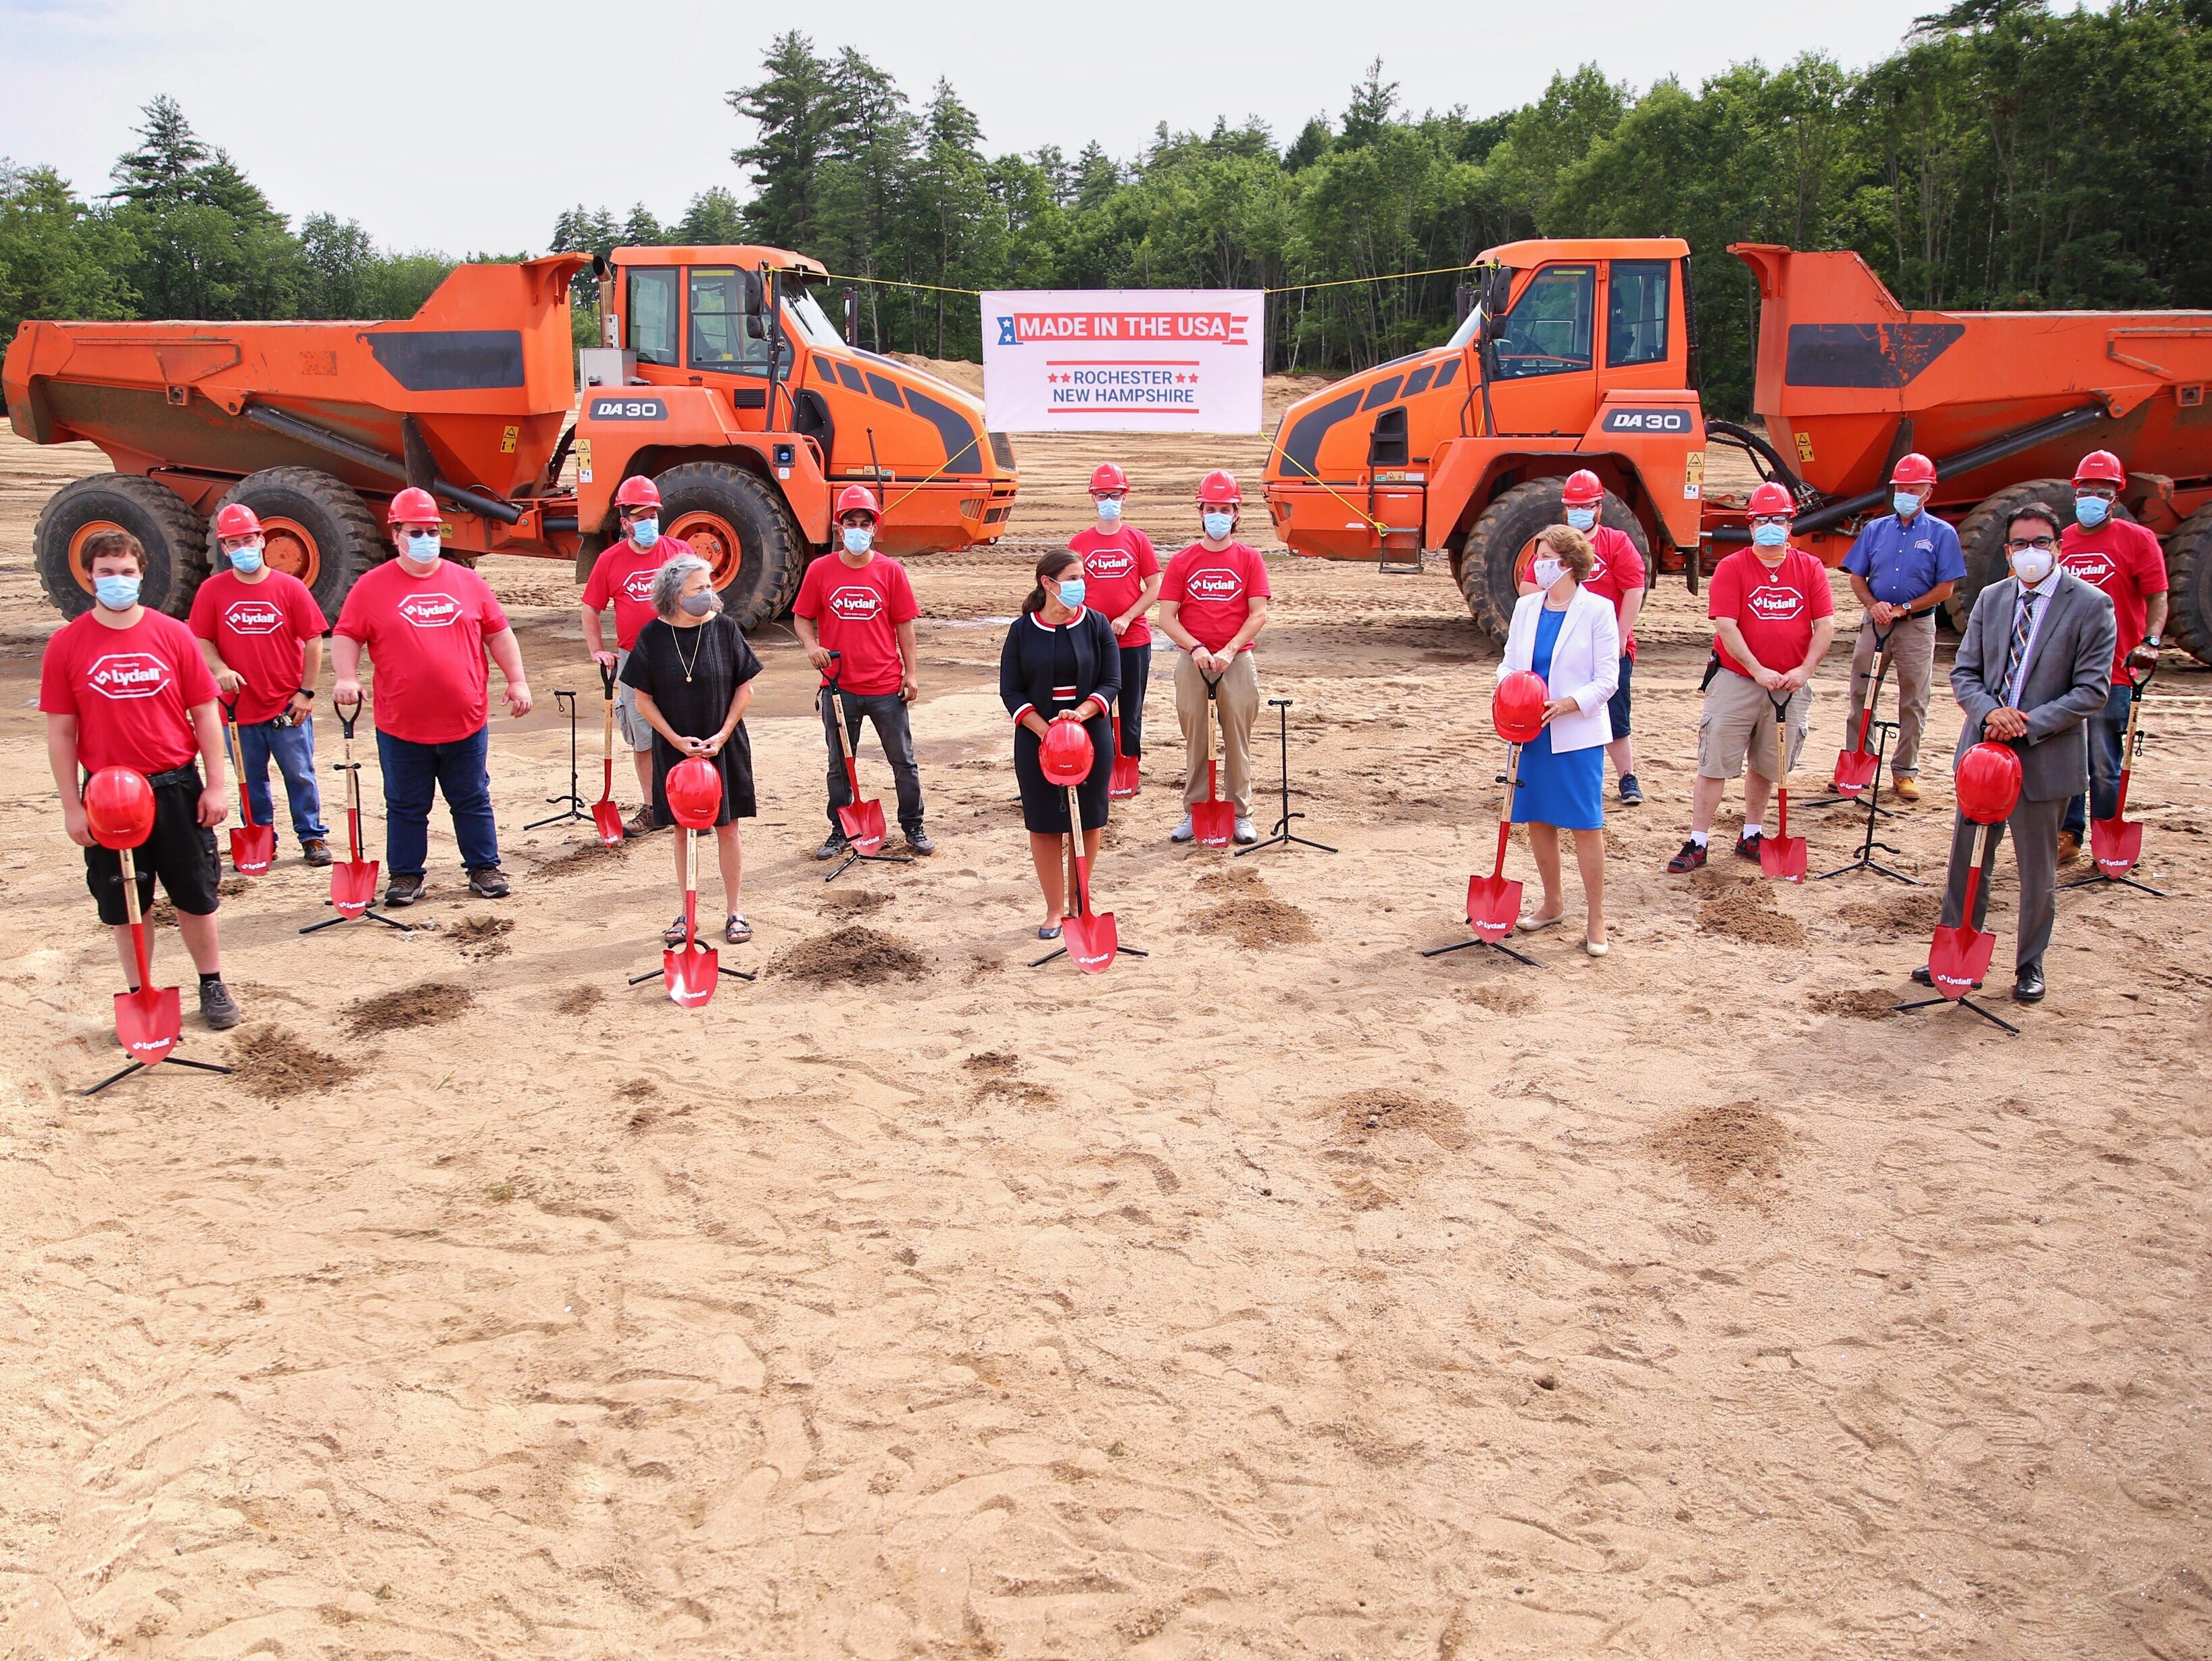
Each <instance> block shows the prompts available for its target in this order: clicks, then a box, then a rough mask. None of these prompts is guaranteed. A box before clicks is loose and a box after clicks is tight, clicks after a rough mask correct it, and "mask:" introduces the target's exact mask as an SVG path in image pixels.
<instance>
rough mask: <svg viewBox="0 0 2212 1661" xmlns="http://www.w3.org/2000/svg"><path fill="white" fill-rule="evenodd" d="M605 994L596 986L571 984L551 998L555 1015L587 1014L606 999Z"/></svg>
mask: <svg viewBox="0 0 2212 1661" xmlns="http://www.w3.org/2000/svg"><path fill="white" fill-rule="evenodd" d="M606 997H607V995H606V994H605V993H604V992H602V991H600V990H599V988H598V987H596V986H572V987H570V988H569V989H568V990H567V991H566V992H563V993H562V995H560V996H559V997H557V998H556V999H554V1000H553V1013H555V1014H556V1015H568V1016H572V1017H573V1016H576V1015H588V1014H590V1013H592V1010H594V1009H596V1008H598V1007H599V1005H601V1004H603V1003H605V1001H606Z"/></svg>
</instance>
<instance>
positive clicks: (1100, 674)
mask: <svg viewBox="0 0 2212 1661" xmlns="http://www.w3.org/2000/svg"><path fill="white" fill-rule="evenodd" d="M999 696H1000V698H1002V699H1003V700H1005V703H1006V713H1007V714H1008V715H1012V717H1013V718H1014V776H1015V777H1016V778H1017V779H1018V780H1019V781H1020V782H1021V787H1022V823H1023V824H1024V825H1026V826H1028V827H1029V833H1030V862H1031V863H1033V864H1034V865H1035V866H1036V874H1037V886H1038V887H1039V888H1041V889H1042V890H1043V891H1044V922H1042V924H1040V925H1039V926H1038V928H1037V938H1038V939H1039V940H1056V939H1058V938H1059V935H1060V918H1062V917H1063V916H1066V915H1067V908H1068V906H1069V905H1071V904H1073V903H1074V897H1073V896H1072V895H1070V894H1069V893H1068V892H1067V891H1066V873H1065V871H1064V870H1063V868H1062V861H1061V859H1060V848H1061V844H1060V838H1061V837H1064V836H1066V834H1067V831H1068V823H1067V787H1066V785H1064V784H1054V783H1053V782H1051V781H1050V780H1049V779H1048V778H1046V777H1045V776H1044V769H1043V767H1042V765H1041V764H1039V763H1038V760H1037V746H1038V745H1039V744H1041V743H1042V741H1043V739H1044V735H1045V733H1046V731H1047V730H1048V726H1049V724H1050V723H1051V722H1053V721H1080V722H1082V723H1083V730H1084V731H1085V732H1086V733H1090V735H1091V776H1090V777H1089V778H1087V779H1085V781H1084V782H1082V783H1081V784H1079V785H1078V786H1076V794H1077V797H1078V799H1079V806H1080V807H1081V809H1082V812H1083V839H1084V857H1085V860H1087V861H1095V860H1096V859H1097V857H1098V833H1099V832H1100V831H1103V830H1104V829H1105V828H1106V785H1107V782H1108V781H1109V779H1110V778H1112V777H1113V775H1114V733H1113V727H1112V724H1111V723H1110V722H1109V721H1108V720H1107V711H1108V710H1109V709H1111V708H1112V707H1113V704H1114V700H1115V698H1117V697H1120V696H1121V645H1120V642H1117V641H1116V640H1115V638H1114V625H1113V624H1111V623H1109V622H1108V621H1107V620H1106V618H1105V615H1104V614H1103V612H1099V611H1092V610H1091V609H1090V608H1089V607H1087V606H1085V605H1084V603H1083V562H1082V560H1080V559H1079V558H1078V557H1076V556H1075V555H1074V554H1073V553H1071V552H1070V551H1068V550H1066V549H1065V548H1055V549H1054V550H1053V551H1052V552H1050V553H1048V554H1047V555H1046V556H1045V557H1043V558H1042V559H1040V560H1039V561H1037V563H1036V586H1035V587H1032V588H1031V589H1030V595H1029V598H1028V599H1025V600H1024V601H1023V602H1022V614H1021V616H1019V617H1018V618H1015V619H1014V624H1013V627H1012V628H1011V629H1009V630H1006V647H1005V648H1004V649H1003V650H1001V651H1000V654H999Z"/></svg>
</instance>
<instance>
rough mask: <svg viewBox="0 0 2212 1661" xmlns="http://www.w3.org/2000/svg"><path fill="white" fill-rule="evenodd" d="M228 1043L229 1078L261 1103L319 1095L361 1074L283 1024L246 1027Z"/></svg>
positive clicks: (351, 1063)
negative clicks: (302, 1040) (229, 1050)
mask: <svg viewBox="0 0 2212 1661" xmlns="http://www.w3.org/2000/svg"><path fill="white" fill-rule="evenodd" d="M230 1044H231V1079H232V1081H233V1082H234V1083H235V1084H236V1085H237V1086H238V1087H239V1088H240V1089H241V1090H243V1091H244V1092H246V1094H247V1095H249V1096H258V1097H259V1098H261V1099H262V1100H263V1101H264V1102H278V1101H283V1099H284V1098H286V1097H288V1096H313V1095H319V1094H320V1093H321V1092H324V1091H326V1090H335V1089H337V1087H338V1086H340V1085H342V1084H344V1083H345V1082H347V1081H348V1080H350V1079H354V1078H357V1077H359V1076H360V1074H361V1068H358V1067H356V1065H355V1064H354V1063H353V1062H349V1061H347V1060H345V1059H344V1058H343V1056H328V1055H325V1054H324V1053H323V1052H322V1051H321V1050H316V1049H313V1048H311V1047H310V1046H309V1045H307V1044H305V1043H301V1041H300V1039H299V1037H297V1036H296V1035H295V1034H294V1033H293V1032H292V1031H290V1030H289V1029H288V1028H285V1027H282V1026H249V1027H247V1028H246V1030H245V1031H242V1032H240V1033H239V1035H238V1036H237V1037H234V1038H233V1039H232V1040H231V1041H230Z"/></svg>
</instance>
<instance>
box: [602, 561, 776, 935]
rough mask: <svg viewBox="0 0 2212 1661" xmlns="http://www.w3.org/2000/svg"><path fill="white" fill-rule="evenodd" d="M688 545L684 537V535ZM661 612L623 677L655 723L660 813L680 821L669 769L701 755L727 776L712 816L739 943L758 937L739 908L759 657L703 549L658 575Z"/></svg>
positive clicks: (656, 599) (656, 603) (681, 845)
mask: <svg viewBox="0 0 2212 1661" xmlns="http://www.w3.org/2000/svg"><path fill="white" fill-rule="evenodd" d="M678 546H681V544H679V545H678ZM653 610H654V611H656V612H657V613H659V617H658V618H657V620H656V621H654V622H652V623H648V624H646V625H645V627H644V628H642V629H641V630H638V631H637V641H636V643H635V645H633V646H632V647H631V648H630V653H629V661H628V662H627V663H625V664H623V673H622V678H623V684H624V685H625V686H628V687H630V688H632V689H633V690H635V692H636V693H637V712H638V714H639V715H642V716H643V717H644V718H645V720H646V721H647V724H648V725H649V726H650V727H652V728H653V820H654V822H655V823H656V824H675V823H676V816H675V815H674V814H673V813H671V812H669V811H668V770H669V769H670V768H671V767H673V766H675V765H676V764H677V763H678V762H680V761H689V760H690V759H691V758H692V757H695V756H696V757H702V758H703V759H705V760H707V761H709V762H712V763H713V764H714V769H715V770H716V771H717V772H719V773H720V774H721V776H722V805H721V808H720V811H719V812H717V813H716V815H715V818H714V843H715V848H716V851H717V853H718V854H719V855H720V861H719V862H720V865H721V867H722V897H723V901H724V903H725V908H726V910H727V911H728V913H729V916H728V919H727V921H726V922H724V923H723V925H722V938H723V939H724V940H727V941H728V942H729V943H730V944H731V945H732V946H741V945H743V944H744V942H745V941H747V940H750V939H752V937H753V931H752V925H751V924H750V923H748V922H746V921H745V919H744V913H743V912H742V911H740V910H738V880H739V879H740V877H741V876H742V874H743V872H744V849H742V848H741V847H740V846H739V844H738V820H739V819H749V818H752V817H753V816H754V813H755V812H756V809H755V807H754V806H753V751H752V743H751V740H750V739H748V738H747V737H746V735H745V727H744V716H745V706H746V705H747V704H749V703H751V702H752V701H753V677H754V676H755V675H757V674H758V673H760V672H761V661H760V660H759V659H758V658H757V657H755V656H754V655H753V648H751V647H750V646H749V645H747V644H746V642H745V636H744V631H743V630H740V629H739V628H738V625H737V624H735V623H734V622H732V620H731V619H730V618H726V617H724V616H723V615H722V602H721V599H720V597H719V596H718V595H717V594H716V593H714V573H713V570H712V569H710V568H709V567H708V563H707V562H706V561H705V560H703V559H701V558H700V557H698V556H697V555H696V554H692V553H681V554H678V555H677V556H676V557H675V558H673V559H671V560H670V561H669V562H668V563H667V564H665V565H664V566H662V567H661V568H660V569H659V571H658V572H656V573H655V574H654V575H653ZM690 840H691V839H690V837H677V838H676V875H677V879H678V880H679V881H681V880H682V879H683V878H684V849H685V847H686V846H687V845H688V844H689V843H690ZM663 938H664V939H665V940H667V941H668V943H669V944H670V945H671V946H679V945H681V944H682V943H683V940H684V919H683V918H682V917H680V916H679V917H678V918H677V920H676V922H674V923H673V924H672V925H671V927H670V928H668V929H667V931H666V932H665V935H664V936H663Z"/></svg>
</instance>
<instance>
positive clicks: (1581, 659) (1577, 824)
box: [1498, 525, 1620, 958]
mask: <svg viewBox="0 0 2212 1661" xmlns="http://www.w3.org/2000/svg"><path fill="white" fill-rule="evenodd" d="M1593 566H1594V561H1593V559H1592V557H1591V555H1590V545H1589V542H1588V541H1587V540H1586V539H1585V538H1583V533H1582V532H1580V531H1577V530H1575V529H1573V528H1572V527H1571V526H1565V525H1553V526H1549V527H1548V528H1547V529H1546V530H1544V531H1542V532H1539V533H1538V535H1537V538H1536V557H1535V562H1534V566H1533V567H1532V575H1534V579H1535V583H1536V587H1535V590H1534V593H1528V594H1523V595H1522V597H1521V600H1520V603H1519V604H1517V605H1515V606H1514V608H1513V626H1512V628H1511V629H1510V630H1508V631H1507V633H1506V636H1505V658H1504V661H1503V662H1501V663H1500V664H1499V665H1498V678H1499V679H1500V680H1503V679H1504V678H1505V677H1506V676H1508V675H1510V674H1512V673H1514V672H1516V671H1518V670H1522V669H1531V670H1534V672H1536V673H1537V674H1539V675H1541V676H1542V677H1543V680H1544V684H1545V686H1546V687H1547V689H1549V691H1550V693H1551V701H1550V702H1549V703H1547V704H1546V705H1545V706H1544V730H1543V731H1542V732H1541V733H1538V734H1537V736H1536V739H1535V741H1534V743H1530V744H1524V745H1522V746H1521V768H1520V783H1519V785H1518V787H1517V788H1516V789H1515V790H1514V793H1513V822H1514V824H1525V825H1527V826H1528V849H1529V852H1530V853H1532V854H1534V855H1535V857H1536V870H1537V873H1538V874H1539V875H1540V876H1541V877H1542V878H1543V879H1544V897H1543V899H1542V901H1541V904H1538V906H1537V908H1536V910H1534V911H1533V912H1531V913H1530V914H1529V915H1528V916H1525V917H1523V918H1522V920H1521V927H1522V929H1523V930H1524V931H1534V930H1536V929H1539V928H1553V927H1555V926H1556V925H1558V924H1559V923H1560V922H1564V921H1565V918H1566V915H1567V901H1566V896H1565V893H1564V892H1562V891H1561V890H1560V886H1559V832H1560V831H1572V832H1574V837H1575V863H1576V864H1577V865H1578V866H1580V867H1582V874H1583V899H1584V901H1585V902H1586V904H1588V907H1589V917H1588V920H1587V922H1586V923H1585V925H1584V928H1583V950H1584V951H1586V952H1589V954H1590V956H1592V957H1593V958H1601V957H1603V956H1604V955H1605V953H1606V951H1607V946H1606V938H1605V746H1606V744H1607V740H1609V739H1611V738H1612V737H1613V723H1612V719H1611V717H1610V716H1608V715H1607V713H1606V704H1607V700H1609V699H1610V698H1611V697H1613V689H1614V688H1615V687H1616V686H1617V685H1618V684H1620V624H1619V622H1618V621H1617V620H1616V618H1615V616H1614V612H1613V603H1612V602H1611V601H1610V600H1604V599H1599V598H1598V597H1597V596H1596V595H1595V594H1591V593H1584V592H1583V586H1582V585H1583V578H1585V577H1587V576H1589V574H1590V571H1591V569H1593Z"/></svg>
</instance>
